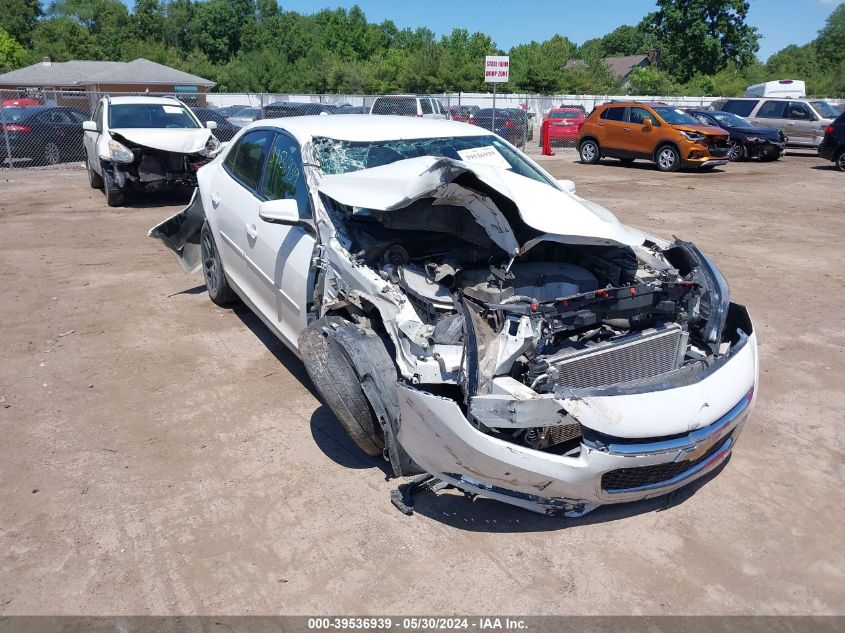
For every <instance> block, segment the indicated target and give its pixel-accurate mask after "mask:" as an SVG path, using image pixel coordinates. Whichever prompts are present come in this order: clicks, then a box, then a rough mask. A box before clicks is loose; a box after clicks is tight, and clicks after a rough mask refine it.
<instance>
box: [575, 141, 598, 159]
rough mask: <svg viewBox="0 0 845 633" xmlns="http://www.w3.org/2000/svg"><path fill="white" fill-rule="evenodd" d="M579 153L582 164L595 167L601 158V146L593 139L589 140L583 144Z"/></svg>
mask: <svg viewBox="0 0 845 633" xmlns="http://www.w3.org/2000/svg"><path fill="white" fill-rule="evenodd" d="M578 153H579V154H580V155H581V162H582V163H584V164H585V165H595V164H596V163H597V162H599V159H600V158H601V153H600V152H599V145H598V143H596V142H595V141H594V140H593V139H587V140H586V141H584V142H583V143H581V146H580V147H579V148H578Z"/></svg>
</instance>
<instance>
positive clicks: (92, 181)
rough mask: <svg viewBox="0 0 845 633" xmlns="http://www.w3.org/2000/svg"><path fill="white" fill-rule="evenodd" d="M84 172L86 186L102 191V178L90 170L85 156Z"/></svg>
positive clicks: (89, 164)
mask: <svg viewBox="0 0 845 633" xmlns="http://www.w3.org/2000/svg"><path fill="white" fill-rule="evenodd" d="M85 170H86V171H87V172H88V184H89V185H91V189H102V188H103V177H102V176H101V175H100V174H98V173H97V172H96V171H94V170H93V169H91V163H89V162H88V156H87V155H86V156H85Z"/></svg>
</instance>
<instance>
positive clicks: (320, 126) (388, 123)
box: [244, 114, 491, 144]
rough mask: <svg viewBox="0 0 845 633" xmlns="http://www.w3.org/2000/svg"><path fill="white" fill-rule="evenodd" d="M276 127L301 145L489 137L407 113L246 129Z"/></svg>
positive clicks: (263, 123) (271, 122)
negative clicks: (318, 139) (323, 141)
mask: <svg viewBox="0 0 845 633" xmlns="http://www.w3.org/2000/svg"><path fill="white" fill-rule="evenodd" d="M260 127H273V128H280V129H283V130H286V131H287V132H289V133H291V134H293V136H295V137H296V139H297V140H298V141H299V142H300V143H301V144H302V143H307V142H308V141H310V140H311V139H312V138H315V137H326V138H332V139H337V140H339V141H353V142H367V141H391V140H402V139H421V138H437V137H448V136H488V135H490V134H491V132H490V131H489V130H485V129H483V128H479V127H478V126H476V125H470V124H469V123H459V122H458V121H450V120H448V119H424V118H415V117H407V116H392V115H383V116H372V115H369V114H349V115H346V116H337V115H331V114H327V115H320V116H297V117H287V118H279V119H261V120H258V121H254V122H253V123H250V124H249V125H248V126H247V127H245V128H244V129H245V130H249V129H254V128H260Z"/></svg>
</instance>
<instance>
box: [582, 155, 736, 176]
mask: <svg viewBox="0 0 845 633" xmlns="http://www.w3.org/2000/svg"><path fill="white" fill-rule="evenodd" d="M574 162H575V163H577V164H583V163H581V161H580V160H576V161H574ZM595 166H599V167H616V168H617V169H634V170H640V171H654V172H658V173H663V172H661V171H660V170H659V169H658V168H657V165H655V164H654V163H650V162H648V161H646V160H638V161H636V162H633V163H623V162H621V161H618V160H615V159H613V158H603V159H601V160H600V161H599V162H597V163H595V164H594V165H585V167H595ZM667 173H669V172H667ZM674 173H678V174H697V175H702V176H706V175H708V174H723V173H725V170H724V169H723V168H720V167H714V168H713V169H695V168H681V169H679V170H678V171H677V172H674Z"/></svg>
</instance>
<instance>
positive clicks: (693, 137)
mask: <svg viewBox="0 0 845 633" xmlns="http://www.w3.org/2000/svg"><path fill="white" fill-rule="evenodd" d="M681 134H683V135H684V138H686V139H687V140H688V141H703V140H704V139H705V138H707V135H706V134H701V133H700V132H687V131H684V130H682V131H681Z"/></svg>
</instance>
